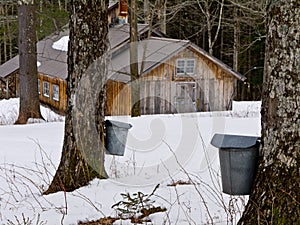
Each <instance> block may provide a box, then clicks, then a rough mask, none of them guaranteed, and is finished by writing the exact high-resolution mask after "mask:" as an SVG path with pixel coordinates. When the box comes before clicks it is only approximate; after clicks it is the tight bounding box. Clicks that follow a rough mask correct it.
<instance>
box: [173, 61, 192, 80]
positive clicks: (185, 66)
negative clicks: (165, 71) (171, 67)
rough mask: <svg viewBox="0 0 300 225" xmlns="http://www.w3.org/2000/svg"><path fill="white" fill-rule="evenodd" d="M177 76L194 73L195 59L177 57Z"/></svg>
mask: <svg viewBox="0 0 300 225" xmlns="http://www.w3.org/2000/svg"><path fill="white" fill-rule="evenodd" d="M176 64H177V65H176V68H177V73H176V74H177V76H187V75H194V73H195V59H177V63H176Z"/></svg>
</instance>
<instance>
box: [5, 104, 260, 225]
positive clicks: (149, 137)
mask: <svg viewBox="0 0 300 225" xmlns="http://www.w3.org/2000/svg"><path fill="white" fill-rule="evenodd" d="M259 111H260V102H234V104H233V111H231V112H213V113H191V114H178V115H151V116H142V117H139V118H130V117H114V118H111V117H110V118H108V119H112V120H117V121H123V122H126V123H130V124H132V126H133V127H132V128H131V129H130V130H129V133H128V138H127V146H126V149H125V155H124V156H111V155H106V160H105V168H106V171H107V173H108V174H109V176H110V178H109V179H106V180H98V179H96V180H93V181H92V182H91V183H90V185H88V186H86V187H83V188H80V189H79V190H76V191H74V192H72V193H66V194H65V193H62V192H60V193H56V194H51V195H48V196H43V195H42V194H41V193H42V192H43V191H44V190H46V189H47V186H48V185H49V183H50V182H51V179H52V177H53V175H54V173H55V169H56V167H57V166H58V164H59V161H60V156H61V150H62V143H63V133H64V123H63V122H62V121H63V117H61V116H58V115H56V114H55V113H53V112H51V111H50V110H48V109H46V108H42V114H43V116H44V118H45V119H46V120H47V121H55V122H51V123H50V122H49V123H38V124H28V125H11V124H13V122H14V121H15V119H16V118H17V112H18V100H17V99H11V100H2V101H0V124H6V125H1V126H0V170H1V173H0V184H1V185H0V222H1V224H9V221H11V224H25V223H23V222H22V221H23V217H24V218H25V219H27V218H28V219H29V220H32V223H27V224H53V225H57V224H65V225H69V224H77V223H78V221H89V220H97V219H99V218H101V217H105V216H111V217H116V216H117V211H116V210H115V209H113V208H111V206H112V205H114V204H115V203H117V202H119V201H121V200H123V198H122V196H121V195H120V194H122V193H130V194H132V193H137V192H142V193H144V194H150V193H151V192H152V191H153V189H154V187H155V186H156V185H157V184H160V186H159V188H158V189H157V190H156V192H155V194H154V196H153V197H152V198H151V199H152V200H154V201H155V202H154V203H153V205H154V206H161V207H165V208H166V209H167V211H166V212H161V213H155V214H152V215H150V219H151V221H152V223H149V222H148V223H147V224H157V225H161V224H172V225H173V224H178V225H185V224H212V223H213V224H236V222H237V220H238V219H239V217H240V215H241V213H242V211H243V207H244V206H245V204H246V203H247V196H229V195H227V194H223V193H222V191H221V190H222V188H221V183H220V168H219V167H220V166H219V159H218V150H217V149H216V148H214V147H213V146H211V145H210V141H211V138H212V137H213V135H214V134H215V133H226V134H239V135H250V136H260V116H259ZM178 181H183V182H188V183H190V184H188V185H177V186H169V185H170V184H172V183H176V182H178ZM18 221H19V223H18ZM114 224H131V223H130V222H129V221H128V220H127V221H125V220H119V221H116V222H115V223H114ZM145 224H146V223H145Z"/></svg>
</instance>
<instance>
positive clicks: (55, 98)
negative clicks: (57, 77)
mask: <svg viewBox="0 0 300 225" xmlns="http://www.w3.org/2000/svg"><path fill="white" fill-rule="evenodd" d="M56 87H57V91H55V88H56ZM56 94H57V97H56V96H55V95H56ZM52 100H54V101H57V102H59V85H57V84H52Z"/></svg>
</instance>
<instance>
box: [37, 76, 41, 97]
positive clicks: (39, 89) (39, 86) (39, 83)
mask: <svg viewBox="0 0 300 225" xmlns="http://www.w3.org/2000/svg"><path fill="white" fill-rule="evenodd" d="M38 92H39V95H40V94H41V81H40V79H38Z"/></svg>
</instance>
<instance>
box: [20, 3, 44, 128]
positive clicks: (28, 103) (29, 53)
mask: <svg viewBox="0 0 300 225" xmlns="http://www.w3.org/2000/svg"><path fill="white" fill-rule="evenodd" d="M35 8H36V7H35V4H34V3H33V1H32V2H28V3H26V2H23V3H22V4H21V5H19V7H18V26H19V79H20V80H19V81H20V108H19V117H18V119H17V121H16V122H15V123H16V124H26V123H27V120H28V119H29V118H38V119H41V118H42V116H41V112H40V102H39V94H38V88H37V87H38V74H37V56H36V19H35Z"/></svg>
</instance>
